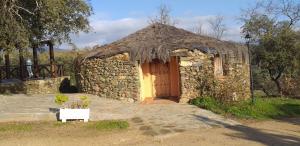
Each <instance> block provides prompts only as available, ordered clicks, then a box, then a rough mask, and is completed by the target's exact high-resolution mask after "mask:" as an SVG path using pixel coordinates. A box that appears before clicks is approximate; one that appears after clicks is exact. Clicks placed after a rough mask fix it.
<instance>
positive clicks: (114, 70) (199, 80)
mask: <svg viewBox="0 0 300 146" xmlns="http://www.w3.org/2000/svg"><path fill="white" fill-rule="evenodd" d="M172 56H178V57H179V60H180V62H179V71H180V93H181V95H180V102H188V101H189V100H190V99H193V98H196V97H201V96H213V97H216V98H218V99H220V100H223V101H234V100H241V99H245V98H249V97H250V82H249V66H248V64H246V63H242V62H241V61H240V60H239V59H235V58H234V57H230V58H229V61H228V62H227V63H228V64H227V65H226V67H227V68H226V69H228V73H227V74H226V76H222V77H221V78H220V77H216V76H215V75H214V62H213V60H214V59H213V57H214V55H208V54H204V53H202V52H200V51H199V50H193V51H189V50H187V49H180V50H176V51H174V52H172ZM76 72H77V74H76V79H77V84H78V89H79V91H81V92H85V93H90V94H95V95H98V96H100V97H104V98H113V99H120V100H125V101H129V102H134V101H139V100H140V90H141V89H140V88H141V85H140V79H139V78H140V77H139V65H138V63H134V64H133V63H130V61H129V55H128V54H127V53H124V54H119V55H115V56H113V57H109V58H104V59H100V58H92V59H87V60H85V62H84V63H83V64H82V65H81V66H80V67H79V68H77V71H76Z"/></svg>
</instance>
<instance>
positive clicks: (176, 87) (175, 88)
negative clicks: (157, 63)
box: [138, 56, 181, 101]
mask: <svg viewBox="0 0 300 146" xmlns="http://www.w3.org/2000/svg"><path fill="white" fill-rule="evenodd" d="M150 63H151V62H149V63H148V64H149V65H150ZM168 63H169V79H170V97H177V98H178V99H179V98H180V94H181V90H180V69H179V57H176V56H173V57H172V58H171V59H170V62H168ZM172 64H174V66H172ZM142 65H143V64H141V63H139V64H138V72H139V80H140V101H144V100H145V99H146V98H147V97H145V92H146V91H145V84H144V73H143V68H142ZM174 72H175V73H174ZM174 77H175V83H174V80H173V78H174ZM148 90H150V89H148ZM151 90H153V89H151ZM151 93H152V95H153V91H151ZM173 95H175V96H173ZM151 98H154V99H155V98H156V97H151Z"/></svg>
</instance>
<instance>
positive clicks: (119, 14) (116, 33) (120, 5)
mask: <svg viewBox="0 0 300 146" xmlns="http://www.w3.org/2000/svg"><path fill="white" fill-rule="evenodd" d="M256 1H257V0H91V1H90V3H91V5H92V7H93V10H94V15H93V16H92V17H91V18H90V23H91V26H92V30H91V32H90V33H88V34H85V33H80V34H79V35H76V36H72V40H73V43H74V44H75V45H77V46H78V47H80V48H82V47H86V46H88V47H92V46H94V45H103V44H106V43H110V42H112V41H115V40H117V39H120V38H122V37H125V36H127V35H128V34H130V33H133V32H135V31H137V30H138V29H141V28H143V27H146V26H147V25H148V24H149V18H151V17H154V16H155V14H156V12H157V9H158V7H159V6H160V5H161V4H166V5H167V6H168V7H169V8H170V9H171V16H172V17H173V18H174V19H175V20H176V22H177V24H176V27H180V28H184V29H186V30H189V31H193V30H194V28H195V27H196V26H197V25H198V23H201V24H202V25H203V29H204V31H205V33H207V34H209V33H210V31H209V26H208V22H207V21H208V20H209V19H211V18H212V17H214V16H216V15H223V16H224V17H225V23H226V25H227V31H226V32H225V34H224V37H223V39H224V40H233V41H242V39H241V37H240V26H241V24H240V23H239V21H238V20H237V18H238V17H239V15H240V11H241V9H242V8H246V7H248V6H249V5H254V4H255V2H256ZM61 47H62V48H67V49H70V47H69V46H67V45H62V46H61Z"/></svg>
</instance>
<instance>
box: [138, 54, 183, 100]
mask: <svg viewBox="0 0 300 146" xmlns="http://www.w3.org/2000/svg"><path fill="white" fill-rule="evenodd" d="M141 69H142V76H141V77H142V79H143V80H142V81H141V84H142V85H141V87H142V94H143V95H142V99H145V98H157V97H158V98H161V97H168V98H169V97H178V96H179V94H180V93H179V65H178V59H177V58H176V57H174V58H172V59H171V60H170V62H167V63H162V62H160V61H159V60H154V61H152V62H151V63H143V64H142V65H141Z"/></svg>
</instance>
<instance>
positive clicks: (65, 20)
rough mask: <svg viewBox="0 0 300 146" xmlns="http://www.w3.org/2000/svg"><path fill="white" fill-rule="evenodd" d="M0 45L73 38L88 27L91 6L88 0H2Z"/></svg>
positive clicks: (14, 45) (58, 40)
mask: <svg viewBox="0 0 300 146" xmlns="http://www.w3.org/2000/svg"><path fill="white" fill-rule="evenodd" d="M0 5H1V7H0V11H1V14H0V26H1V27H0V48H5V49H7V50H11V49H14V48H25V47H32V46H37V45H39V43H41V41H44V40H51V41H55V42H58V43H61V42H62V41H70V37H69V36H70V34H72V33H78V32H80V31H87V30H88V29H89V22H88V17H89V16H90V15H91V12H92V9H91V7H90V5H89V4H88V2H87V1H86V0H2V1H1V2H0Z"/></svg>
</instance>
